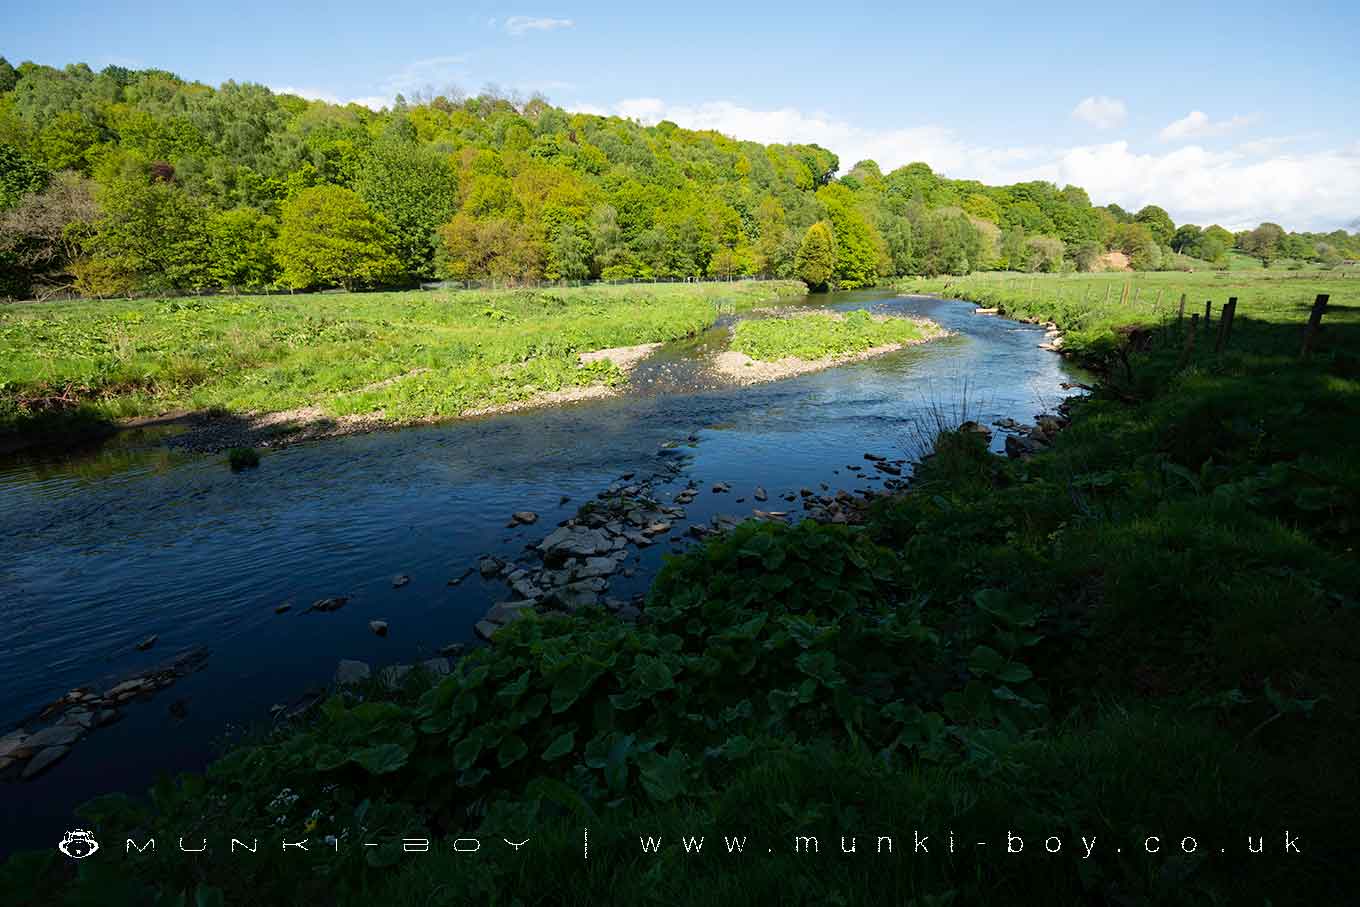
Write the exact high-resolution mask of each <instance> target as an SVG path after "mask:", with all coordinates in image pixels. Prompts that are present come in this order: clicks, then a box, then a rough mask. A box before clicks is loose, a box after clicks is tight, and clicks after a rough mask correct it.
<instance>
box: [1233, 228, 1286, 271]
mask: <svg viewBox="0 0 1360 907" xmlns="http://www.w3.org/2000/svg"><path fill="white" fill-rule="evenodd" d="M1283 239H1284V228H1283V227H1281V226H1280V225H1279V224H1272V223H1264V224H1261V225H1260V226H1259V227H1257V228H1256V229H1255V230H1250V231H1248V232H1247V233H1246V235H1244V236H1243V237H1242V239H1241V241H1240V243H1239V245H1240V246H1241V248H1242V251H1243V252H1246V253H1247V254H1248V255H1253V256H1255V257H1256V258H1259V259H1261V264H1263V265H1265V266H1266V267H1267V268H1268V267H1270V263H1271V262H1272V261H1274V260H1275V257H1276V255H1277V254H1278V253H1279V248H1280V242H1281V241H1282V240H1283Z"/></svg>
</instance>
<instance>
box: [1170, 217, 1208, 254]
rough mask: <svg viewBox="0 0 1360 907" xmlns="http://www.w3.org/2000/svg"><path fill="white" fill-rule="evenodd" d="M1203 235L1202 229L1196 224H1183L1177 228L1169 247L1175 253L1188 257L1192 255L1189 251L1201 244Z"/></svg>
mask: <svg viewBox="0 0 1360 907" xmlns="http://www.w3.org/2000/svg"><path fill="white" fill-rule="evenodd" d="M1202 235H1203V233H1202V232H1201V230H1200V228H1199V227H1197V226H1196V225H1195V224H1181V225H1180V226H1179V227H1177V228H1176V232H1175V233H1174V234H1173V235H1172V237H1171V242H1170V243H1168V245H1170V246H1171V248H1172V249H1173V250H1174V251H1176V252H1180V253H1182V254H1186V255H1188V254H1190V251H1189V250H1190V249H1191V248H1193V247H1194V246H1195V245H1197V244H1198V243H1199V240H1200V237H1201V236H1202Z"/></svg>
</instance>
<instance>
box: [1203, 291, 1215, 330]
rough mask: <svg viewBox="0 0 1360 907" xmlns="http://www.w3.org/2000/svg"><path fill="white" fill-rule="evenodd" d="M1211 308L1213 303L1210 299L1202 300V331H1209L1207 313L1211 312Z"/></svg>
mask: <svg viewBox="0 0 1360 907" xmlns="http://www.w3.org/2000/svg"><path fill="white" fill-rule="evenodd" d="M1213 307H1214V301H1213V300H1212V299H1206V300H1204V329H1205V330H1206V331H1207V330H1209V313H1210V312H1211V311H1212V310H1213Z"/></svg>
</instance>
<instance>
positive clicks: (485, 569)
mask: <svg viewBox="0 0 1360 907" xmlns="http://www.w3.org/2000/svg"><path fill="white" fill-rule="evenodd" d="M477 571H478V572H479V573H481V574H482V576H484V577H486V578H488V579H490V578H491V577H493V576H495V575H496V574H497V573H500V572H501V562H500V561H498V560H496V559H495V558H494V557H484V558H482V560H481V562H480V563H478V564H477Z"/></svg>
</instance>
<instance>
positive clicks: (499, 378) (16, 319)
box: [0, 281, 802, 433]
mask: <svg viewBox="0 0 1360 907" xmlns="http://www.w3.org/2000/svg"><path fill="white" fill-rule="evenodd" d="M801 293H802V289H801V284H797V283H794V282H778V281H769V282H747V283H734V284H702V285H655V286H626V287H588V288H579V289H561V290H536V291H511V290H506V291H451V292H450V291H441V292H434V293H420V292H408V293H366V294H345V295H331V294H323V295H307V296H242V297H204V298H190V299H174V300H137V301H125V300H107V301H82V302H60V303H43V304H25V305H14V306H7V307H0V433H6V432H8V433H15V432H23V431H37V430H41V429H43V428H52V427H56V428H60V427H61V426H63V425H68V426H69V425H78V424H82V423H99V422H112V421H116V420H119V419H124V418H128V417H137V416H148V415H156V414H159V413H164V412H167V411H171V410H186V409H187V410H209V409H221V410H225V411H227V412H232V413H246V412H255V413H267V412H280V411H285V410H292V409H297V408H300V407H318V408H320V409H321V410H322V411H323V412H324V413H326V414H327V415H331V416H345V415H353V414H359V413H375V412H378V411H381V412H382V414H383V418H385V419H387V420H390V421H411V420H419V419H428V418H439V417H447V416H455V415H457V414H459V413H461V412H462V411H464V410H466V409H469V408H471V407H473V406H478V407H482V406H487V405H495V404H499V403H506V402H510V401H514V400H522V399H525V398H527V397H530V396H532V395H534V394H536V393H539V392H542V391H557V390H560V389H562V388H564V387H571V386H579V385H582V384H590V383H597V382H611V381H614V382H617V381H618V380H620V375H619V373H618V370H617V369H615V368H613V367H612V366H610V365H609V363H607V362H606V363H597V364H594V365H592V366H590V367H588V368H584V369H582V368H580V367H578V363H577V360H576V357H577V355H578V354H579V353H582V352H587V351H590V350H597V349H604V348H609V347H617V346H628V345H634V344H641V343H649V342H655V341H663V340H669V339H673V338H676V337H681V336H685V335H686V334H690V333H694V332H696V331H699V330H701V329H703V328H704V327H707V326H708V325H710V324H712V323H713V321H714V320H715V318H716V312H717V307H718V306H719V305H722V306H725V307H729V308H733V307H735V308H746V307H750V306H753V305H757V304H760V303H765V302H769V301H771V300H775V299H779V298H782V297H788V296H792V295H801Z"/></svg>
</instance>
